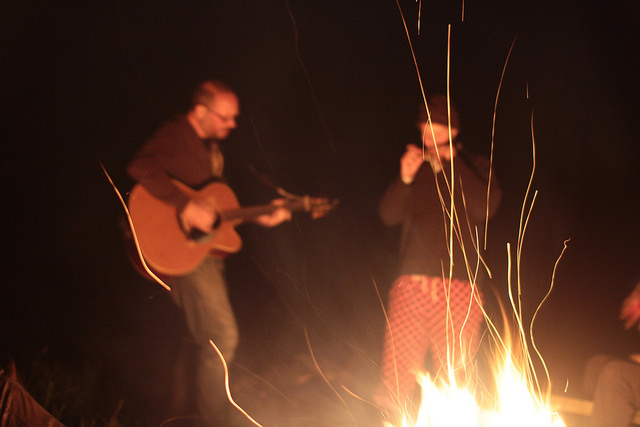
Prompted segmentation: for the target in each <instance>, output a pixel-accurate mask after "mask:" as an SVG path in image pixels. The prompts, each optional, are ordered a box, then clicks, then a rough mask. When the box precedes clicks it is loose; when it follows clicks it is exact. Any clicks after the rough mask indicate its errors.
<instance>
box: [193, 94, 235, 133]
mask: <svg viewBox="0 0 640 427" xmlns="http://www.w3.org/2000/svg"><path fill="white" fill-rule="evenodd" d="M205 107H206V109H207V112H206V114H205V115H204V116H203V117H202V119H201V121H200V126H201V128H202V131H203V132H204V133H205V137H206V138H215V139H225V138H227V137H228V136H229V134H230V133H231V131H232V130H233V129H235V128H236V117H237V116H238V113H239V112H240V107H239V102H238V97H237V96H236V95H234V94H233V93H218V94H216V96H215V98H214V100H213V102H212V103H211V105H205Z"/></svg>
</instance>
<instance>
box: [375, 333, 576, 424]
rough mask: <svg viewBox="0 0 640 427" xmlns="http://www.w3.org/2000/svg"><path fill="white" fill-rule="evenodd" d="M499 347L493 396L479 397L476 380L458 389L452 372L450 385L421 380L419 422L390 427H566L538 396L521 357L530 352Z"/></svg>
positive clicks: (426, 378)
mask: <svg viewBox="0 0 640 427" xmlns="http://www.w3.org/2000/svg"><path fill="white" fill-rule="evenodd" d="M501 346H502V350H503V351H496V352H494V354H493V355H492V357H493V358H494V361H493V363H494V365H495V366H494V367H493V368H492V374H493V378H494V381H495V392H493V393H487V391H486V390H484V391H483V392H482V393H480V392H478V388H479V387H478V382H479V381H477V378H478V376H477V375H475V376H471V377H472V378H475V379H472V380H470V381H469V382H468V383H467V384H458V383H457V382H456V376H455V375H454V374H453V372H452V371H450V372H449V375H448V378H447V379H446V380H435V379H432V378H431V376H430V375H428V374H421V375H419V376H418V382H419V383H420V386H421V390H422V401H421V405H420V409H419V411H418V414H417V417H416V419H415V421H414V420H411V419H410V417H409V416H408V415H405V416H404V418H403V420H402V423H401V424H400V425H398V426H394V425H392V424H389V423H387V424H386V426H387V427H458V426H459V427H513V426H516V425H517V426H523V427H566V424H565V423H564V421H563V420H562V418H561V417H560V415H559V414H558V413H557V412H555V411H553V410H552V409H550V405H549V402H548V399H547V398H545V397H544V396H542V394H541V393H540V392H536V390H537V387H536V383H535V376H534V375H533V374H532V370H531V368H530V366H531V365H530V361H529V359H528V357H527V353H526V352H523V351H524V350H526V346H518V347H517V348H515V349H513V350H512V349H511V348H510V344H506V343H504V342H502V344H501ZM467 376H469V375H467ZM479 396H483V397H482V399H479Z"/></svg>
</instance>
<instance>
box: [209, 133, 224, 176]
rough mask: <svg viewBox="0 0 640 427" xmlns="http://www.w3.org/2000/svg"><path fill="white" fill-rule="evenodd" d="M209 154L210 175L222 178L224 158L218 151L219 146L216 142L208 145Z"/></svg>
mask: <svg viewBox="0 0 640 427" xmlns="http://www.w3.org/2000/svg"><path fill="white" fill-rule="evenodd" d="M209 153H210V156H211V173H212V174H213V176H214V177H216V178H222V172H223V170H224V156H223V155H222V151H220V146H219V145H218V143H217V142H216V141H211V143H210V145H209Z"/></svg>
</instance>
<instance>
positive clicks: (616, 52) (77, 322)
mask: <svg viewBox="0 0 640 427" xmlns="http://www.w3.org/2000/svg"><path fill="white" fill-rule="evenodd" d="M515 3H517V4H518V5H517V6H516V5H515ZM399 4H400V6H401V8H402V12H403V13H404V17H405V19H406V25H407V28H408V33H409V35H410V37H411V46H413V50H414V53H415V59H416V63H415V64H414V59H413V57H412V51H411V46H410V44H409V42H408V40H407V35H406V33H405V28H404V25H403V20H402V15H401V14H400V11H399V9H398V5H397V4H396V3H395V2H394V1H390V0H387V1H379V0H367V1H360V0H357V1H356V0H351V1H333V0H326V1H322V2H320V1H301V0H291V1H288V2H287V1H271V2H253V1H246V0H235V1H210V2H192V1H187V2H166V1H160V2H158V1H153V2H152V1H140V2H135V3H131V2H124V1H105V2H101V1H98V2H70V1H58V2H46V1H22V2H2V4H0V52H1V56H2V62H1V65H0V76H1V82H2V83H1V89H0V90H1V92H0V99H2V103H1V108H2V111H1V112H0V114H1V117H2V119H1V123H2V138H3V140H2V167H1V168H0V170H1V173H2V181H3V183H4V186H3V187H4V200H5V202H4V217H5V221H4V225H5V226H4V227H3V242H4V243H5V250H4V253H5V254H6V257H5V263H4V266H5V275H4V280H3V284H2V286H1V288H0V301H1V304H2V305H1V307H0V310H1V316H2V317H3V318H4V321H3V322H2V328H1V332H2V335H1V340H0V345H1V346H2V347H3V350H4V352H5V353H8V354H11V355H12V356H13V357H14V358H15V359H16V360H17V361H18V362H19V363H20V365H19V366H20V367H21V368H22V369H24V370H25V371H29V370H30V369H32V368H30V366H31V365H30V364H29V363H30V361H32V360H34V359H37V360H40V359H42V358H44V360H45V361H47V363H52V362H51V360H55V361H56V362H55V363H57V364H61V365H62V366H64V367H65V368H66V369H68V370H71V371H74V370H75V371H82V372H85V375H89V374H86V372H95V371H100V372H102V374H101V375H107V376H109V377H110V378H111V379H112V380H113V383H114V384H116V385H115V386H113V387H115V388H116V390H115V391H113V393H115V394H117V393H124V394H126V393H129V394H130V395H134V396H136V398H137V399H140V401H141V402H142V403H139V405H141V406H143V405H150V406H151V407H153V402H154V396H155V395H156V394H162V393H164V391H163V387H165V388H166V386H165V385H163V384H165V377H163V375H164V374H162V372H164V371H163V367H164V366H166V365H167V364H170V354H171V352H172V349H173V347H172V346H173V344H172V343H173V342H174V341H173V339H174V338H175V337H176V336H178V335H179V334H180V333H181V324H180V317H179V315H178V314H177V313H176V312H175V310H174V309H173V307H172V306H171V304H170V302H169V298H168V296H167V295H166V293H165V291H164V290H162V288H160V287H159V286H158V285H156V284H154V283H151V282H147V281H145V280H144V279H143V278H141V277H140V276H139V275H137V273H136V272H135V271H134V270H133V269H132V268H131V266H130V264H129V262H128V260H127V258H126V255H125V254H124V251H123V249H122V245H121V240H120V231H119V229H118V226H117V223H118V218H119V217H120V216H121V214H122V206H121V205H120V203H119V201H118V199H117V196H116V193H115V191H114V189H113V188H112V187H111V185H110V184H109V182H108V180H107V178H106V176H105V174H104V173H103V171H102V169H101V167H100V163H102V164H103V165H104V166H105V168H106V170H107V172H108V173H109V174H110V176H111V177H112V178H113V180H114V182H115V185H116V187H117V189H118V190H119V191H121V192H123V193H126V191H128V190H129V188H130V186H131V184H132V183H131V182H130V180H129V179H128V178H127V176H126V174H125V172H124V168H125V166H126V164H127V162H128V160H129V158H130V157H131V155H132V154H133V153H134V152H135V150H136V149H137V148H138V147H139V145H140V144H141V143H142V142H143V141H144V139H145V138H146V137H147V136H149V134H150V133H151V132H152V131H153V129H154V128H155V127H156V126H157V125H158V124H159V123H160V122H161V121H162V120H163V119H166V118H168V117H171V116H172V115H173V114H175V113H176V112H178V111H181V110H184V108H185V106H186V105H187V102H188V94H189V91H190V90H191V88H192V87H193V85H194V84H195V83H196V82H198V81H199V80H200V79H202V78H208V77H214V78H218V79H222V80H224V81H227V82H228V83H230V84H231V85H232V86H233V87H234V88H236V89H237V92H238V94H239V96H240V99H241V103H242V106H241V109H242V115H241V117H240V118H239V127H238V129H237V130H236V131H235V132H234V133H233V134H232V136H231V137H230V138H229V139H228V140H227V141H225V142H224V150H225V154H226V158H227V159H228V161H227V164H228V169H227V170H228V175H229V179H230V181H231V182H232V183H233V184H234V189H235V190H236V192H237V193H238V196H239V198H240V200H241V201H242V202H243V204H253V203H263V202H266V201H268V200H270V199H271V198H272V197H274V196H275V193H274V192H273V190H272V189H270V188H269V187H268V186H267V185H265V184H264V182H263V181H261V180H260V179H259V178H258V177H257V176H256V175H253V174H252V173H251V172H250V169H251V168H255V169H256V170H257V171H259V172H260V173H261V174H264V175H266V176H267V177H268V178H269V179H270V180H271V181H273V182H275V183H277V185H280V186H282V187H283V188H285V189H286V190H287V191H289V192H293V193H297V194H312V195H326V196H329V197H335V198H338V199H339V200H340V203H339V205H338V207H337V208H336V209H335V211H333V212H332V213H331V214H330V215H328V216H327V217H326V218H322V219H320V220H317V221H312V220H310V219H309V218H307V217H305V216H304V215H300V216H296V219H295V220H294V221H292V222H291V223H289V224H286V225H283V226H281V227H279V228H277V229H273V230H262V229H257V228H255V227H252V226H242V227H240V230H239V231H240V232H241V233H242V236H243V238H244V241H245V248H244V250H243V252H242V253H240V254H237V255H234V256H233V257H232V258H231V259H230V260H229V264H228V272H229V279H230V287H231V294H232V298H233V303H234V306H235V307H236V310H237V314H238V320H239V323H240V327H241V334H242V343H241V348H240V350H239V356H238V365H239V366H242V367H243V368H246V370H247V371H250V372H255V373H260V372H264V371H265V370H268V369H269V368H270V367H273V366H278V365H277V364H278V362H280V363H283V364H284V368H282V369H279V370H280V372H281V373H282V375H286V373H287V371H286V369H285V368H287V367H289V368H291V369H292V370H295V369H301V368H299V367H298V366H297V364H299V363H302V364H303V365H304V364H306V366H305V368H306V369H307V370H308V371H310V372H313V371H315V368H314V367H313V364H312V363H310V361H309V360H310V358H309V348H308V344H307V342H306V338H305V329H306V331H307V333H308V336H309V342H310V344H311V347H312V348H313V349H314V351H316V352H317V356H318V357H320V358H321V360H322V357H326V365H325V366H324V368H326V369H327V370H329V371H335V372H339V371H341V372H342V374H341V375H343V376H344V375H348V373H349V372H350V371H351V372H355V371H357V370H358V369H362V368H363V366H367V367H370V369H371V372H375V364H376V363H377V359H378V358H379V350H380V348H379V346H380V340H381V335H382V330H383V327H384V317H383V313H382V309H381V305H380V301H379V299H378V297H377V294H376V287H377V288H378V290H379V292H380V293H381V295H382V296H383V299H384V295H385V293H386V290H387V289H388V286H389V283H390V281H391V280H392V279H393V268H394V266H395V264H394V261H395V257H394V253H395V252H394V250H395V247H396V244H397V237H398V233H397V231H398V230H389V229H385V228H383V227H382V226H381V225H380V224H379V222H378V219H377V217H376V204H377V201H378V199H379V197H380V196H381V194H382V192H383V191H384V188H385V186H386V185H387V183H388V182H389V181H390V180H391V179H392V178H393V177H394V176H395V174H396V173H397V168H398V159H399V156H400V155H401V153H402V151H403V147H404V145H405V144H407V143H408V142H413V141H415V140H416V139H417V135H416V131H415V129H414V127H413V123H414V121H415V109H416V106H417V105H418V103H419V102H420V101H421V99H422V96H421V89H420V80H421V81H422V84H423V85H424V89H425V91H426V92H427V93H435V92H444V91H446V88H447V54H448V46H447V44H448V32H449V30H450V91H451V95H452V97H453V98H454V100H455V102H456V104H457V106H458V110H459V111H460V114H461V116H462V123H463V130H462V134H461V136H460V139H461V140H462V141H464V143H465V146H466V147H467V148H468V149H470V150H472V151H477V152H482V153H485V154H486V153H489V150H490V147H491V141H492V129H493V122H494V113H495V132H494V135H495V136H494V137H493V140H494V170H495V172H496V173H497V175H498V177H499V179H500V181H501V183H502V186H503V189H504V199H503V203H502V206H501V209H500V212H499V213H498V215H497V216H496V217H495V218H494V219H493V220H492V221H491V223H490V228H489V242H488V252H487V258H488V260H489V262H490V267H491V269H492V271H493V273H494V279H493V280H492V281H491V287H490V288H489V289H492V290H493V291H494V292H495V293H496V294H497V295H499V296H500V298H502V299H504V298H505V297H506V294H507V291H506V290H507V283H508V280H507V276H508V274H507V243H509V244H510V245H511V252H512V260H513V262H514V266H513V268H512V269H513V273H512V282H513V283H514V284H515V282H516V277H517V276H516V272H515V271H516V268H515V261H516V248H517V237H518V224H519V219H520V215H521V208H522V205H523V200H524V198H525V193H526V189H527V184H528V182H529V177H530V175H531V172H532V169H533V158H534V156H533V146H534V144H533V142H532V140H533V141H535V174H534V178H533V184H532V188H531V190H532V192H531V193H529V198H528V199H527V203H526V205H527V209H528V206H529V204H530V201H531V197H532V195H533V191H537V196H536V201H535V204H534V207H533V210H532V213H531V219H530V221H529V224H528V229H527V233H526V235H525V238H524V244H523V250H522V257H521V261H520V269H519V271H520V274H519V277H520V279H521V285H522V286H521V287H522V308H523V312H524V317H525V319H524V320H525V322H526V323H528V322H529V321H530V319H531V316H532V313H533V310H534V309H535V307H536V306H537V305H538V304H539V302H540V301H541V300H542V298H543V297H544V295H545V293H546V292H547V290H548V288H549V285H550V282H551V277H552V272H553V267H554V264H555V261H556V259H557V258H558V256H559V255H560V253H561V251H562V248H563V244H564V241H565V240H567V239H570V240H569V241H568V243H567V250H566V252H565V254H564V256H563V258H562V260H561V261H560V262H559V264H558V268H557V271H556V275H555V287H554V289H553V291H552V292H551V294H550V296H549V299H548V300H547V302H546V304H545V305H544V306H543V307H542V309H541V311H540V312H539V314H538V319H537V323H536V326H535V327H534V338H536V342H537V343H538V345H539V347H540V350H541V352H542V354H543V356H544V357H545V359H546V361H547V362H548V364H549V368H550V372H551V379H552V382H553V383H554V384H557V385H558V387H560V388H563V387H564V385H565V383H566V382H567V381H568V382H569V384H570V389H571V388H572V387H574V388H575V387H579V383H580V375H581V372H582V366H583V364H584V362H585V360H586V359H587V358H588V357H589V356H590V355H592V354H595V353H598V352H609V353H613V354H618V355H625V354H627V353H629V352H631V351H633V350H634V349H637V340H638V336H637V332H635V331H623V330H622V327H621V324H620V322H619V321H618V319H617V316H618V310H619V306H620V303H621V301H622V300H623V298H624V297H625V296H626V295H627V294H628V292H629V291H630V290H631V289H632V287H633V286H634V284H635V282H636V279H637V277H638V273H640V268H638V266H637V259H638V254H639V249H640V243H639V239H638V237H639V236H640V233H639V231H640V230H639V227H640V226H639V225H638V221H637V218H638V214H639V209H638V208H639V203H638V196H639V195H640V194H639V192H638V187H637V180H638V178H639V176H640V172H639V171H638V164H639V163H638V162H639V160H640V157H639V154H640V153H639V149H638V141H637V139H636V138H637V134H638V119H637V118H636V117H635V116H636V113H637V111H638V108H637V105H636V102H637V99H638V82H637V76H638V67H637V65H635V64H636V63H637V61H636V58H635V55H636V54H637V51H638V45H637V40H638V30H637V28H638V19H637V16H638V14H637V10H635V7H634V6H632V4H633V2H622V1H613V2H595V1H587V2H584V1H581V2H578V1H559V2H558V1H539V2H507V1H491V2H489V1H466V2H445V1H442V0H436V1H432V2H427V1H422V2H418V3H416V2H414V1H404V0H402V1H400V2H399ZM419 7H421V15H420V19H419V20H418V8H419ZM463 7H464V20H462V14H463V10H462V8H463ZM418 23H419V29H420V34H418ZM448 24H451V27H450V28H449V27H448ZM511 47H513V48H512V50H511V53H510V54H509V52H510V49H511ZM505 64H506V66H505ZM416 65H417V68H418V70H419V74H418V72H417V71H416ZM503 71H504V79H503V80H501V75H502V74H503ZM418 75H419V76H420V79H419V78H418ZM498 95H499V96H498ZM496 98H497V104H496ZM496 105H497V108H495V109H494V107H496ZM532 136H533V137H534V138H532ZM493 314H497V313H496V312H495V311H494V313H493ZM300 360H304V362H299V361H300ZM88 365H89V366H90V368H87V366H88ZM56 366H58V365H56ZM105 372H106V374H105ZM298 373H299V372H298ZM93 375H94V376H95V374H93ZM296 375H297V373H296ZM89 376H90V375H89ZM83 380H84V381H90V380H89V379H87V378H86V377H85V378H83ZM75 381H78V379H77V377H76V379H75ZM91 381H98V380H96V379H95V377H91ZM353 381H354V383H353V384H352V386H353V387H354V388H358V387H360V388H361V390H358V391H359V392H362V393H363V394H366V393H367V392H370V390H367V388H368V386H369V385H368V384H366V383H363V382H359V384H360V386H358V385H357V384H356V383H358V381H356V380H353ZM338 382H339V381H338ZM101 384H102V383H101ZM56 385H58V386H59V383H58V384H56ZM96 388H98V386H96ZM122 389H124V390H125V391H121V390H122ZM158 390H159V391H158ZM127 396H128V395H127ZM149 396H150V397H149ZM149 402H151V403H149ZM125 404H129V405H130V406H132V407H130V408H128V410H129V411H131V412H135V411H136V410H139V411H141V412H142V411H143V410H142V409H141V408H140V407H135V405H133V404H131V403H130V401H126V402H125Z"/></svg>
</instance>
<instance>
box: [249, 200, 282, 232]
mask: <svg viewBox="0 0 640 427" xmlns="http://www.w3.org/2000/svg"><path fill="white" fill-rule="evenodd" d="M271 203H272V204H274V205H284V204H285V203H286V201H285V200H284V199H275V200H272V201H271ZM290 219H291V211H290V210H289V209H287V208H284V207H281V208H277V209H276V210H274V211H273V212H271V213H268V214H264V215H260V216H257V217H255V218H254V222H256V223H257V224H260V225H261V226H263V227H275V226H276V225H278V224H281V223H283V222H284V221H289V220H290Z"/></svg>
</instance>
